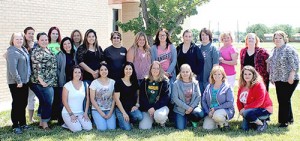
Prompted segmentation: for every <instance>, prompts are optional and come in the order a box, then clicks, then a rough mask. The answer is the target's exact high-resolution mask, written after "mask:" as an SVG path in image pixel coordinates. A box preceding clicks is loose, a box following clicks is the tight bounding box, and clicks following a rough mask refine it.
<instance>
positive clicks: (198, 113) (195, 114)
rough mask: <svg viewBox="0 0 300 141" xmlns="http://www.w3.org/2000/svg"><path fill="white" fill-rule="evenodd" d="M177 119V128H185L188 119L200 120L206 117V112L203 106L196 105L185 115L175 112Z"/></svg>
mask: <svg viewBox="0 0 300 141" xmlns="http://www.w3.org/2000/svg"><path fill="white" fill-rule="evenodd" d="M175 115H176V121H175V125H176V128H177V129H180V130H183V129H185V128H186V124H187V121H188V120H189V121H192V122H198V121H199V120H201V119H202V118H204V112H203V111H202V110H201V108H199V107H196V108H195V109H194V110H193V111H192V112H191V113H190V114H185V115H184V116H183V115H181V114H178V113H175Z"/></svg>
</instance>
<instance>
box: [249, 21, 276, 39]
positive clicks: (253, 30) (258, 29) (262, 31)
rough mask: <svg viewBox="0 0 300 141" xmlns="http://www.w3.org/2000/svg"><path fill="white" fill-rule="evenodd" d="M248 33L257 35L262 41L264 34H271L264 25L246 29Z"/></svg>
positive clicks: (255, 25)
mask: <svg viewBox="0 0 300 141" xmlns="http://www.w3.org/2000/svg"><path fill="white" fill-rule="evenodd" d="M246 31H247V33H255V34H256V35H257V37H258V38H259V39H260V40H263V39H264V34H266V33H269V31H270V29H269V28H268V27H267V26H266V25H264V24H254V25H251V26H249V27H247V29H246Z"/></svg>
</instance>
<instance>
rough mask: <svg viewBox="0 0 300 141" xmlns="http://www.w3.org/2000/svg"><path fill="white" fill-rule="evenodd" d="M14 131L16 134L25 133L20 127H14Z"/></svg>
mask: <svg viewBox="0 0 300 141" xmlns="http://www.w3.org/2000/svg"><path fill="white" fill-rule="evenodd" d="M13 132H14V133H15V134H23V132H22V130H21V128H20V127H17V128H14V129H13Z"/></svg>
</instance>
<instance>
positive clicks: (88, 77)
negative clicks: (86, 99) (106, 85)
mask: <svg viewBox="0 0 300 141" xmlns="http://www.w3.org/2000/svg"><path fill="white" fill-rule="evenodd" d="M76 59H77V63H78V65H79V66H81V67H82V68H83V69H84V72H83V80H84V81H86V82H88V84H91V82H92V81H93V80H94V79H97V78H98V77H99V72H98V70H99V67H100V62H102V61H103V60H104V57H103V51H102V48H101V47H100V46H99V45H98V40H97V34H96V32H95V31H94V30H93V29H89V30H87V31H86V32H85V35H84V40H83V44H82V45H81V46H80V47H79V48H78V49H77V52H76Z"/></svg>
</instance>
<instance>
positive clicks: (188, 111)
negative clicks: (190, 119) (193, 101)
mask: <svg viewBox="0 0 300 141" xmlns="http://www.w3.org/2000/svg"><path fill="white" fill-rule="evenodd" d="M193 110H194V109H193V108H192V107H189V108H188V109H187V110H186V111H185V114H190V113H191V112H192V111H193Z"/></svg>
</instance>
